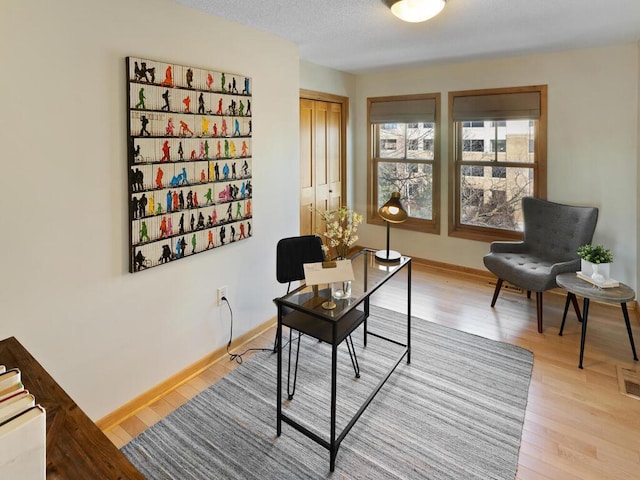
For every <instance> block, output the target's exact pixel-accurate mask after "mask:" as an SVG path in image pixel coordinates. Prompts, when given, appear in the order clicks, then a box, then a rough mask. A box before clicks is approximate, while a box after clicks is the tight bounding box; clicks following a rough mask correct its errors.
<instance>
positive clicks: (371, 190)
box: [366, 92, 442, 234]
mask: <svg viewBox="0 0 640 480" xmlns="http://www.w3.org/2000/svg"><path fill="white" fill-rule="evenodd" d="M424 99H433V100H434V101H435V118H434V120H433V124H434V129H435V132H434V135H433V159H420V160H411V159H406V158H405V159H397V161H400V162H402V161H406V163H425V164H428V165H431V175H432V179H431V180H432V184H431V202H432V204H431V220H427V219H422V218H416V217H409V219H408V220H407V221H406V222H404V223H398V224H395V225H394V227H397V228H402V229H405V230H413V231H418V232H424V233H433V234H439V233H440V168H441V164H442V157H441V150H440V143H441V142H440V138H441V130H442V123H441V119H440V109H441V103H440V102H441V95H440V93H439V92H437V93H425V94H413V95H397V96H385V97H369V98H367V179H368V181H367V216H366V217H367V223H368V224H373V225H381V226H384V225H386V222H385V221H384V220H382V218H380V216H379V215H378V163H379V162H380V161H384V162H388V161H389V159H388V158H382V157H375V156H374V155H375V153H376V151H377V150H376V141H377V136H376V135H375V134H374V128H375V125H376V124H373V123H371V117H370V111H371V104H372V103H375V102H384V101H407V100H424ZM414 123H416V122H407V129H408V128H409V126H408V125H410V124H414ZM420 123H431V122H430V121H429V122H422V121H420V122H418V124H420Z"/></svg>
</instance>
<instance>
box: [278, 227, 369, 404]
mask: <svg viewBox="0 0 640 480" xmlns="http://www.w3.org/2000/svg"><path fill="white" fill-rule="evenodd" d="M323 260H324V251H323V250H322V239H321V238H320V237H318V236H316V235H303V236H300V237H288V238H283V239H281V240H280V241H279V242H278V245H277V247H276V279H277V280H278V282H280V283H287V284H288V285H287V293H289V291H290V289H291V283H292V282H297V281H301V280H304V267H303V265H304V264H305V263H316V262H322V261H323ZM290 312H291V310H289V309H287V308H286V307H283V315H285V316H286V315H287V314H288V313H290ZM301 335H302V334H301V333H300V332H298V339H297V348H296V361H295V370H294V373H293V387H292V388H291V386H290V383H291V382H290V380H291V348H292V344H293V330H292V329H289V366H288V371H287V395H288V398H289V400H291V399H292V398H293V395H294V394H295V391H296V381H297V378H298V358H299V355H300V337H301ZM346 343H347V348H348V350H349V356H350V357H351V363H352V364H353V370H354V372H355V375H356V378H359V377H360V367H359V365H358V358H357V357H356V351H355V348H354V346H353V340H352V338H351V335H349V336H348V337H347V340H346ZM278 346H279V344H278V334H277V333H276V339H275V341H274V345H273V351H274V353H275V352H277V349H278Z"/></svg>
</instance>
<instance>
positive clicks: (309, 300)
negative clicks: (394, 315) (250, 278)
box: [275, 249, 411, 320]
mask: <svg viewBox="0 0 640 480" xmlns="http://www.w3.org/2000/svg"><path fill="white" fill-rule="evenodd" d="M410 262H411V258H410V257H404V256H403V257H401V259H400V261H399V262H395V263H384V262H380V261H378V260H377V259H376V258H375V251H374V250H369V249H364V250H361V251H359V252H357V253H356V254H355V255H353V256H352V257H351V265H352V268H353V275H354V280H353V281H352V282H351V297H350V298H347V299H335V298H333V299H332V298H331V288H330V285H326V284H325V285H316V286H307V285H302V286H300V287H298V288H297V289H295V290H294V291H292V292H290V293H288V294H287V295H285V296H283V297H280V298H277V299H276V300H275V301H276V303H280V304H282V305H285V306H288V307H291V308H294V309H295V310H299V311H304V312H306V313H309V314H311V315H314V316H316V317H322V318H325V319H333V320H339V319H340V318H342V316H343V315H345V314H347V313H348V312H349V311H350V310H352V309H353V308H354V306H356V305H358V304H360V303H361V302H362V301H363V300H364V299H366V298H367V297H369V296H370V295H371V294H372V293H373V292H374V291H375V290H377V289H378V288H379V287H380V286H382V285H383V284H384V283H385V282H386V281H387V280H388V279H389V278H391V277H392V276H394V275H395V274H396V273H397V272H398V271H400V270H402V268H403V267H404V266H405V265H407V264H408V263H410ZM339 283H342V282H339ZM327 300H332V301H333V302H334V303H335V304H336V307H335V308H334V309H331V310H328V309H325V308H323V307H322V304H323V303H324V302H326V301H327Z"/></svg>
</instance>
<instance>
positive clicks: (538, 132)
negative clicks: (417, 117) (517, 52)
mask: <svg viewBox="0 0 640 480" xmlns="http://www.w3.org/2000/svg"><path fill="white" fill-rule="evenodd" d="M449 105H450V116H451V121H450V125H449V129H450V130H449V136H450V149H449V150H450V162H452V164H453V167H454V172H455V174H454V175H452V176H451V178H450V180H449V189H450V201H449V205H450V208H451V211H450V212H449V234H450V235H451V236H457V237H462V238H469V239H474V240H489V241H490V240H496V239H518V238H521V236H522V233H521V232H522V225H523V219H522V211H521V201H522V198H523V197H525V196H535V197H538V198H546V137H545V136H544V134H545V132H546V86H533V87H517V88H507V89H491V90H476V91H467V92H450V93H449ZM480 192H482V194H480Z"/></svg>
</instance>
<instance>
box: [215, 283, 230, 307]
mask: <svg viewBox="0 0 640 480" xmlns="http://www.w3.org/2000/svg"><path fill="white" fill-rule="evenodd" d="M222 297H225V298H228V297H227V286H226V285H225V286H224V287H218V298H217V299H216V300H217V304H218V306H220V305H222Z"/></svg>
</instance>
